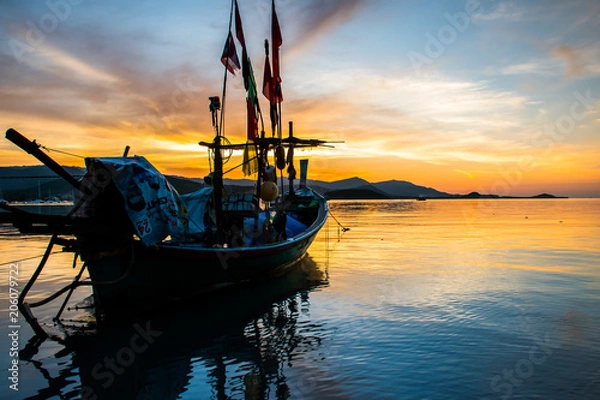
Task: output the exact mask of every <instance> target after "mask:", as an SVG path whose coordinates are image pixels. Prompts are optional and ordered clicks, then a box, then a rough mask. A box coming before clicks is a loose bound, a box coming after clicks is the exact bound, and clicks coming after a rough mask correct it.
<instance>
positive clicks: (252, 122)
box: [246, 97, 258, 141]
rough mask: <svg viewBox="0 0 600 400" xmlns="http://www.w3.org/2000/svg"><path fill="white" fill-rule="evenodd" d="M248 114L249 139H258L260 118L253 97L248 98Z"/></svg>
mask: <svg viewBox="0 0 600 400" xmlns="http://www.w3.org/2000/svg"><path fill="white" fill-rule="evenodd" d="M246 115H247V117H248V121H247V122H248V124H247V126H248V136H247V137H248V140H253V141H256V138H257V137H258V118H257V116H256V109H255V108H254V104H253V102H252V99H251V98H249V97H247V98H246Z"/></svg>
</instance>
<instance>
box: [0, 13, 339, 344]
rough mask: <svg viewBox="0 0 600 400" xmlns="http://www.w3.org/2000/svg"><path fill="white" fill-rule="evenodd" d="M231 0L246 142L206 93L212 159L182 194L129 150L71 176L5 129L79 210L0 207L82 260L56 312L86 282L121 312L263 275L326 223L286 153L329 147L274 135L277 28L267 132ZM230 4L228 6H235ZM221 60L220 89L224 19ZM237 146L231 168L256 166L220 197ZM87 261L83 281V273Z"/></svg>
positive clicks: (319, 202)
mask: <svg viewBox="0 0 600 400" xmlns="http://www.w3.org/2000/svg"><path fill="white" fill-rule="evenodd" d="M235 5H236V7H235V14H236V36H237V38H238V40H239V41H240V43H241V45H242V49H243V52H242V54H243V59H242V64H243V71H244V72H243V74H244V80H245V83H246V87H247V88H248V95H247V100H246V101H247V106H248V118H247V121H248V135H247V141H246V142H245V143H238V144H232V143H230V142H229V140H228V139H227V138H226V137H225V132H224V129H223V128H224V124H223V121H224V107H221V103H220V98H219V97H217V96H214V97H211V98H210V107H209V109H210V113H211V117H212V123H213V128H214V130H215V136H214V138H213V139H212V141H210V142H200V145H201V146H204V147H206V148H208V151H209V155H210V160H211V164H212V166H211V170H212V172H211V174H209V175H208V176H207V177H206V178H205V181H206V183H207V186H206V187H205V188H203V189H201V190H199V191H197V192H194V193H190V194H187V195H183V196H180V195H179V194H178V193H177V192H176V190H175V189H174V188H173V187H172V186H171V185H170V184H169V183H168V182H167V180H166V179H165V177H164V176H163V175H162V174H160V173H159V172H158V171H157V170H156V169H155V168H154V167H153V166H152V165H151V164H150V162H148V161H147V160H146V159H145V158H144V157H138V156H135V157H129V156H128V154H127V153H128V150H129V149H128V148H126V150H125V152H124V154H123V156H121V157H105V158H87V159H86V160H85V164H86V168H87V173H86V175H85V176H84V178H82V179H81V180H76V179H75V178H74V177H72V176H71V175H69V173H68V172H67V171H65V170H64V169H63V168H62V167H61V166H59V165H58V164H57V163H56V162H54V161H53V160H52V159H51V158H50V157H48V156H47V155H46V154H45V153H43V152H42V151H41V150H40V149H39V147H40V145H39V144H37V143H36V142H35V141H30V140H29V139H27V138H25V137H24V136H23V135H21V134H20V133H18V132H17V131H15V130H13V129H9V130H8V131H7V132H6V137H7V139H9V140H11V141H12V142H13V143H15V144H17V145H18V146H19V147H21V148H22V149H24V150H25V151H27V152H28V153H30V154H33V155H34V156H35V157H37V158H38V159H39V160H40V161H42V162H43V163H44V164H46V165H47V166H48V167H50V168H51V169H52V170H53V171H54V172H56V173H57V174H59V175H60V176H61V177H63V178H64V179H65V180H66V181H67V182H69V183H70V184H71V185H72V186H73V187H74V188H75V189H76V190H75V191H74V193H75V201H74V203H75V205H74V207H73V209H72V210H71V212H70V213H69V214H68V215H67V216H62V217H59V216H42V215H39V214H31V213H27V212H25V211H22V210H20V209H17V208H15V207H13V206H9V205H8V204H0V207H2V208H4V209H6V210H8V211H11V212H12V216H11V217H10V219H9V220H10V221H11V222H13V223H14V224H15V225H16V226H17V227H18V228H19V229H20V231H21V232H23V233H45V234H51V235H52V238H51V240H50V243H49V245H48V249H47V256H49V254H50V252H51V250H52V247H53V246H54V245H62V246H63V249H64V250H66V251H71V252H73V253H74V254H75V260H77V257H78V256H80V258H81V260H83V261H84V265H83V267H82V269H81V270H80V272H79V274H78V275H77V277H76V279H75V281H74V283H73V284H71V285H69V286H67V287H66V288H63V289H61V290H60V291H58V292H57V294H56V295H55V296H56V297H57V296H58V294H60V293H65V292H68V293H69V294H68V296H67V299H66V300H65V302H64V303H63V307H61V309H60V311H59V312H58V315H57V318H58V317H60V314H61V312H62V310H63V309H64V307H65V304H66V302H67V301H68V298H69V296H70V293H71V292H72V291H73V290H74V289H75V288H76V287H78V286H82V285H89V286H92V288H93V296H94V300H95V307H96V310H97V311H98V312H99V315H102V316H104V317H108V316H110V315H114V314H120V313H123V312H124V311H125V310H127V309H138V308H140V307H143V308H146V307H152V305H154V304H164V303H165V302H168V301H173V300H181V299H185V298H190V297H194V296H197V295H199V294H202V293H206V292H209V291H213V290H216V289H221V288H224V287H230V286H234V285H238V284H241V283H245V282H248V281H253V280H261V279H269V277H270V276H272V275H273V274H277V273H278V272H280V271H282V270H284V269H286V267H288V266H290V265H292V264H294V263H295V262H296V261H298V260H300V259H302V258H303V257H304V256H305V254H306V251H307V249H308V247H309V246H310V244H311V243H312V242H313V240H314V239H315V236H316V235H317V233H318V232H319V230H320V229H321V228H322V227H323V225H324V223H325V221H326V219H327V216H328V212H329V209H328V204H327V201H326V200H325V198H324V197H323V196H321V195H320V194H318V193H316V192H314V191H312V190H311V189H310V188H308V187H307V186H306V179H307V169H308V160H300V182H299V185H298V186H296V185H295V179H296V170H295V167H294V165H295V159H294V149H298V148H306V147H316V146H322V145H326V143H327V142H325V141H322V140H317V139H300V138H297V137H295V136H294V134H293V126H292V123H291V122H290V124H289V132H288V136H287V137H285V138H284V137H282V133H281V130H282V129H281V128H282V127H281V101H282V96H281V87H280V78H279V76H278V74H279V68H278V63H279V55H278V46H279V45H280V44H281V38H280V36H279V35H280V32H277V31H275V32H273V53H272V59H273V76H272V77H271V79H270V80H268V79H265V81H266V83H265V88H266V89H265V90H264V92H266V93H265V95H268V96H267V98H268V99H269V102H270V115H271V118H272V126H271V127H272V132H271V135H270V136H268V135H266V134H265V127H264V124H262V114H261V111H260V107H259V106H258V99H257V98H256V84H255V82H254V77H253V76H252V69H251V65H250V60H249V58H248V57H247V55H246V49H245V42H244V40H243V31H242V29H241V23H240V22H241V19H239V10H238V9H237V2H236V3H235ZM233 6H234V3H233V2H232V11H233ZM273 7H274V3H273ZM232 15H233V12H232ZM273 18H276V14H275V9H274V8H273ZM272 26H275V25H274V24H273V25H272ZM277 26H278V24H277ZM240 32H242V33H241V34H240ZM265 47H266V49H267V57H266V62H267V63H268V62H269V58H268V47H267V46H265ZM221 61H222V62H223V64H224V65H225V67H226V69H225V72H224V83H223V93H225V90H226V84H227V76H228V72H227V71H228V70H229V71H232V68H233V67H234V66H235V64H236V62H237V63H238V64H239V61H237V53H236V51H235V48H234V45H233V38H232V34H231V21H230V33H229V37H228V39H227V41H226V46H225V50H224V52H223V59H222V60H221ZM267 68H269V65H268V64H267V66H266V69H267ZM269 70H270V68H269ZM223 98H225V96H223ZM259 121H261V125H262V127H261V129H260V134H259V133H258V122H259ZM235 150H238V151H243V152H244V162H243V163H242V164H241V165H239V167H242V168H243V169H244V171H245V172H248V173H257V178H256V186H255V189H253V192H252V193H243V194H232V193H227V191H226V190H225V188H224V186H223V176H224V175H225V174H226V173H227V172H229V171H231V170H233V169H235V168H237V167H234V168H231V169H230V170H229V171H224V168H223V166H224V164H225V163H226V162H227V161H228V160H229V157H230V155H231V153H232V152H233V151H235ZM270 156H273V158H270ZM270 160H274V161H273V162H271V161H270ZM284 169H285V170H286V172H287V174H285V175H286V176H285V180H286V181H287V182H286V184H285V185H284ZM278 178H279V185H278V183H277V181H278ZM286 186H287V188H286ZM47 256H46V257H44V259H43V260H42V262H41V263H40V265H39V267H38V270H37V271H36V273H35V274H34V275H33V276H32V278H31V280H30V281H29V283H28V285H27V286H26V287H25V288H24V289H23V291H22V293H21V297H20V299H19V306H20V309H21V311H22V313H23V314H24V315H25V316H26V318H27V319H28V320H29V321H30V323H31V322H33V323H34V324H35V318H34V317H33V314H32V313H31V310H30V308H31V307H34V306H38V305H41V304H43V302H37V303H27V302H26V296H27V293H28V291H29V289H30V288H31V286H32V285H33V284H34V282H35V280H36V279H37V277H38V275H39V273H40V272H41V271H42V269H43V267H44V265H45V263H46V261H47V258H48V257H47ZM86 268H87V270H88V272H89V276H90V280H82V279H81V276H82V274H83V272H84V269H86ZM51 297H52V296H51ZM38 328H39V327H38ZM34 329H36V328H35V327H34ZM38 333H40V332H39V329H38Z"/></svg>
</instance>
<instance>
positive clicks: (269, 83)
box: [263, 40, 275, 103]
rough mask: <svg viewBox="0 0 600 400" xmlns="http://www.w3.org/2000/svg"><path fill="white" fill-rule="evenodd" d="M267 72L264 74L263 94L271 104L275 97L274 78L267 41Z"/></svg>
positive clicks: (266, 42)
mask: <svg viewBox="0 0 600 400" xmlns="http://www.w3.org/2000/svg"><path fill="white" fill-rule="evenodd" d="M265 52H266V54H265V70H264V74H263V94H264V95H265V97H266V98H267V99H268V100H269V102H270V103H274V102H275V101H274V100H275V98H274V96H273V77H272V76H271V63H270V62H269V44H268V41H266V40H265Z"/></svg>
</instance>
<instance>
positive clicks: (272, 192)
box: [260, 181, 279, 201]
mask: <svg viewBox="0 0 600 400" xmlns="http://www.w3.org/2000/svg"><path fill="white" fill-rule="evenodd" d="M278 194H279V188H278V187H277V185H276V184H275V182H270V181H267V182H263V184H262V185H260V198H261V199H263V200H264V201H273V200H275V199H276V198H277V195H278Z"/></svg>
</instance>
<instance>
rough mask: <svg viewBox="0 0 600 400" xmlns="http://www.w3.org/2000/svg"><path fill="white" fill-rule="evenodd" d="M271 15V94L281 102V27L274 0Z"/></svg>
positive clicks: (277, 101) (273, 0) (276, 100)
mask: <svg viewBox="0 0 600 400" xmlns="http://www.w3.org/2000/svg"><path fill="white" fill-rule="evenodd" d="M271 5H272V15H271V46H272V53H273V85H272V87H273V95H274V96H275V99H274V100H275V102H276V103H281V102H282V101H283V95H282V93H281V71H280V67H279V65H280V63H279V48H280V47H281V45H282V43H283V38H282V37H281V28H280V26H279V18H277V12H275V0H272V2H271Z"/></svg>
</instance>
